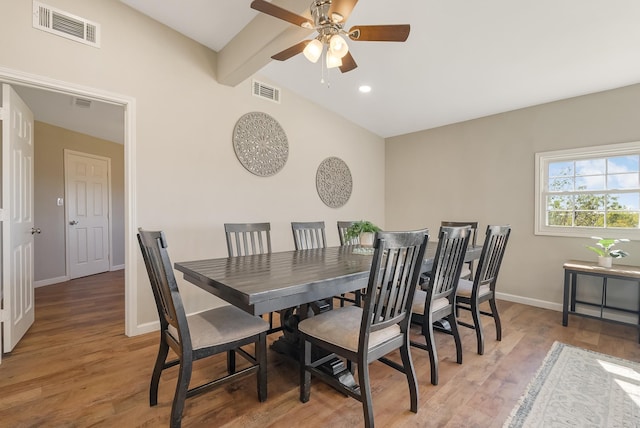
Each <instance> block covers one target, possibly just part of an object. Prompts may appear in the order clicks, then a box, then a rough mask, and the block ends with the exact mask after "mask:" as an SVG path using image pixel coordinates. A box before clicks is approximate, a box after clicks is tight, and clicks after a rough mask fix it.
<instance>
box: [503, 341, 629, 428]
mask: <svg viewBox="0 0 640 428" xmlns="http://www.w3.org/2000/svg"><path fill="white" fill-rule="evenodd" d="M504 427H510V428H511V427H544V428H548V427H635V428H637V427H640V363H636V362H633V361H628V360H623V359H621V358H616V357H612V356H610V355H605V354H600V353H598V352H593V351H589V350H586V349H582V348H576V347H574V346H570V345H566V344H563V343H559V342H555V343H554V344H553V346H552V347H551V350H550V351H549V353H548V354H547V356H546V357H545V359H544V361H543V363H542V367H540V369H539V370H538V373H536V375H535V376H534V378H533V380H532V381H531V383H530V384H529V386H528V387H527V390H526V391H525V393H524V395H523V396H522V397H521V398H520V401H519V403H518V405H517V406H516V407H515V408H514V409H513V411H512V412H511V416H510V417H509V419H508V420H507V421H506V422H505V424H504Z"/></svg>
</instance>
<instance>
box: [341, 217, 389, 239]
mask: <svg viewBox="0 0 640 428" xmlns="http://www.w3.org/2000/svg"><path fill="white" fill-rule="evenodd" d="M380 230H381V229H380V228H379V227H378V226H376V225H375V224H373V223H371V222H370V221H365V220H360V221H357V222H355V223H353V224H352V225H351V226H349V228H348V229H347V231H346V232H345V234H344V238H345V239H346V240H347V241H350V240H351V239H355V238H357V237H358V236H360V234H361V233H363V232H372V233H375V232H379V231H380Z"/></svg>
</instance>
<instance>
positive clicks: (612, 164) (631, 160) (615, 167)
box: [607, 155, 640, 174]
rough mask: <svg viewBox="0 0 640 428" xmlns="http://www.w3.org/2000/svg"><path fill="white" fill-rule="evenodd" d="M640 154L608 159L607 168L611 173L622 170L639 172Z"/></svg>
mask: <svg viewBox="0 0 640 428" xmlns="http://www.w3.org/2000/svg"><path fill="white" fill-rule="evenodd" d="M639 160H640V156H637V155H629V156H619V157H615V158H608V159H607V169H608V171H609V174H615V173H620V172H638V171H640V170H639V169H638V168H639V167H640V161H639Z"/></svg>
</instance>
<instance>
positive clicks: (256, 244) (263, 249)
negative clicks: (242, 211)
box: [224, 223, 271, 257]
mask: <svg viewBox="0 0 640 428" xmlns="http://www.w3.org/2000/svg"><path fill="white" fill-rule="evenodd" d="M224 233H225V236H226V238H227V252H228V253H229V257H237V256H251V255H254V254H267V253H270V252H271V224H270V223H225V224H224Z"/></svg>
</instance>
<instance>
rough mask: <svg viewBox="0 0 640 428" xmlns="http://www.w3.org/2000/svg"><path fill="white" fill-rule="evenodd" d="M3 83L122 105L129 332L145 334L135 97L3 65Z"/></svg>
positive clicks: (126, 332)
mask: <svg viewBox="0 0 640 428" xmlns="http://www.w3.org/2000/svg"><path fill="white" fill-rule="evenodd" d="M0 82H4V83H8V84H10V85H15V86H26V87H29V88H35V89H38V90H42V91H45V92H46V91H51V92H56V93H63V94H68V95H71V96H77V97H82V98H83V99H89V100H97V101H101V102H105V103H110V104H114V105H118V106H121V107H122V112H123V121H124V164H125V165H124V182H125V185H124V188H125V189H124V213H125V214H124V216H125V227H124V234H125V237H124V246H125V259H124V267H125V334H126V335H128V336H134V335H136V334H139V333H141V332H142V331H139V329H138V326H137V325H136V320H137V293H136V290H135V288H134V285H135V283H136V281H135V278H136V276H137V258H136V253H135V251H134V250H135V248H136V247H135V245H136V242H135V239H134V238H135V233H134V232H133V229H132V225H133V224H134V219H135V204H134V202H133V201H134V200H135V175H134V174H133V165H134V158H135V100H134V99H133V98H131V97H127V96H124V95H118V94H113V93H107V92H104V91H102V90H100V89H91V88H86V87H78V86H76V85H73V84H70V83H65V82H60V81H53V80H51V79H50V78H47V77H44V76H35V75H32V74H26V73H22V72H19V71H15V70H9V69H6V68H1V67H0Z"/></svg>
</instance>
